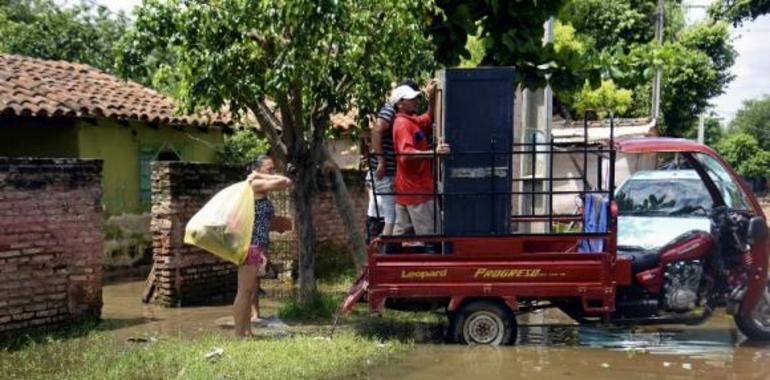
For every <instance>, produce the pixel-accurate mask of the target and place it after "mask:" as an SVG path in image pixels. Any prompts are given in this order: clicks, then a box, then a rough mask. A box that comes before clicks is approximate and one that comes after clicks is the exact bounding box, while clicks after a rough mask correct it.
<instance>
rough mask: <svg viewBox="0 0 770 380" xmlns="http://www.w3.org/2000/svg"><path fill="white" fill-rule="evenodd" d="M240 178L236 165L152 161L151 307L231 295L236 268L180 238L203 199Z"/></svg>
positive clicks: (234, 288)
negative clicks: (152, 301)
mask: <svg viewBox="0 0 770 380" xmlns="http://www.w3.org/2000/svg"><path fill="white" fill-rule="evenodd" d="M243 178H244V168H243V167H241V166H229V165H217V164H200V163H189V162H153V164H152V217H151V221H150V230H151V232H152V239H153V262H154V273H155V286H156V290H155V301H156V302H157V303H160V304H163V305H166V306H184V305H193V304H202V303H207V302H211V301H229V300H231V299H232V298H233V297H234V295H235V291H236V284H237V282H236V279H237V276H236V274H237V268H236V267H235V266H234V265H232V264H230V263H227V262H225V261H223V260H220V259H218V258H217V257H216V256H214V255H212V254H210V253H208V252H206V251H203V250H201V249H198V248H196V247H193V246H190V245H187V244H184V242H183V240H184V229H185V226H186V225H187V221H188V220H190V218H191V217H192V216H193V215H194V214H195V213H196V212H197V211H198V210H199V209H200V208H201V207H202V206H203V205H204V204H205V203H206V201H208V200H209V199H210V198H211V197H212V196H213V195H214V194H216V193H217V192H218V191H220V190H222V189H223V188H225V187H227V186H228V185H230V184H232V183H235V182H238V181H240V180H242V179H243Z"/></svg>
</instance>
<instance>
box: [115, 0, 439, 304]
mask: <svg viewBox="0 0 770 380" xmlns="http://www.w3.org/2000/svg"><path fill="white" fill-rule="evenodd" d="M427 13H428V9H427V8H426V5H425V4H424V3H423V2H422V1H418V0H386V1H382V0H379V1H377V0H282V1H271V0H219V1H180V0H170V1H163V2H161V1H157V0H148V1H146V2H145V3H144V4H143V6H142V9H140V10H139V12H138V13H137V20H136V23H135V25H134V27H133V28H132V30H131V31H130V32H129V33H127V35H126V40H125V41H124V42H123V43H122V46H123V47H124V50H123V52H122V54H121V56H120V57H119V58H120V63H121V68H122V69H123V70H125V71H124V72H125V73H127V74H129V75H131V74H132V73H135V71H133V70H139V71H140V72H143V73H144V74H143V75H145V77H149V75H150V71H149V70H147V69H146V68H148V67H150V66H151V65H150V64H148V62H147V60H148V59H149V60H154V59H156V57H158V56H160V57H164V55H166V54H167V55H169V56H165V58H163V61H164V62H166V64H167V65H169V67H170V68H171V72H173V73H174V74H175V75H176V78H175V80H174V81H175V83H176V88H177V90H176V93H177V95H178V96H179V97H180V99H181V101H182V102H183V104H184V105H186V107H188V108H195V107H200V106H208V107H212V108H214V109H219V108H221V107H224V106H226V107H228V108H229V110H230V111H232V112H234V113H236V114H241V115H243V114H246V113H249V114H252V115H254V116H255V117H256V118H257V120H258V121H259V124H260V127H261V128H262V130H263V131H264V132H265V135H266V137H267V139H268V140H269V142H270V145H271V146H272V148H273V149H272V152H273V154H274V155H275V157H276V159H277V161H278V164H279V166H282V167H285V168H287V169H288V170H289V171H290V172H291V173H292V175H293V177H294V179H295V181H294V187H293V188H292V194H291V196H292V201H293V202H292V204H293V207H294V214H295V218H294V219H295V226H296V229H297V231H296V232H297V234H298V238H299V241H300V244H299V246H300V247H299V248H300V249H299V256H300V257H299V266H300V268H299V284H300V293H299V299H300V302H302V303H305V302H311V301H312V299H313V297H314V296H315V276H314V273H313V265H314V253H315V251H314V250H315V246H316V245H315V231H314V227H313V222H312V217H311V215H312V208H313V205H312V200H313V194H314V190H315V184H316V179H317V175H318V174H319V170H322V171H323V172H324V173H328V174H330V175H331V177H332V178H333V179H334V181H333V183H334V188H335V199H336V201H337V205H338V209H341V210H343V211H345V210H347V212H343V213H342V214H343V220H345V221H346V227H347V229H348V233H349V235H350V237H349V242H350V244H351V246H352V247H353V248H354V250H356V253H358V254H359V256H357V258H358V259H359V261H360V260H361V259H362V258H363V257H364V256H363V254H364V252H363V239H356V236H359V237H360V232H359V231H358V226H357V225H356V223H355V218H353V214H352V211H350V210H352V208H351V206H350V204H349V197H347V193H346V190H345V188H344V182H342V179H341V178H342V177H341V175H340V173H339V170H338V168H336V165H334V163H333V161H332V160H331V158H330V156H329V153H328V152H327V151H326V148H325V146H324V144H323V141H324V138H325V135H326V134H325V131H326V130H327V128H328V127H329V124H330V123H329V116H330V115H332V114H334V113H337V112H347V111H348V110H349V109H351V108H357V109H358V111H359V115H358V117H359V119H363V118H364V117H365V116H366V115H368V114H371V113H372V112H374V111H376V109H377V107H378V106H380V105H381V102H382V101H383V99H384V95H385V93H386V92H387V91H388V90H389V88H390V84H391V83H392V82H395V81H396V80H397V79H400V78H403V77H420V76H424V75H427V73H429V72H431V71H432V70H433V69H434V67H435V64H434V61H433V46H432V45H431V43H430V41H429V40H428V39H427V38H426V37H425V35H424V33H423V25H424V24H423V22H424V15H425V14H427ZM136 67H138V68H139V69H135V68H136ZM142 70H145V71H142ZM268 100H270V101H274V102H275V107H273V106H272V103H271V102H270V101H268ZM327 169H328V170H327ZM349 219H353V220H352V221H350V220H349ZM351 231H352V232H351ZM356 234H358V235H356ZM356 248H360V249H356Z"/></svg>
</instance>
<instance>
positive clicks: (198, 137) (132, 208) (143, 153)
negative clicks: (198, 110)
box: [77, 119, 223, 215]
mask: <svg viewBox="0 0 770 380" xmlns="http://www.w3.org/2000/svg"><path fill="white" fill-rule="evenodd" d="M77 131H78V146H79V157H80V158H100V159H102V160H103V161H104V177H103V180H102V184H103V189H104V196H103V202H104V206H105V211H106V212H107V213H108V214H109V215H117V214H121V213H135V212H141V211H144V210H148V202H147V201H148V199H146V200H145V202H144V204H143V202H142V195H141V194H142V191H141V187H142V185H144V188H145V194H147V191H148V190H149V175H150V173H149V165H148V164H149V161H150V160H154V159H156V158H157V155H158V153H161V152H166V153H170V152H175V153H176V154H177V155H179V156H180V158H181V159H182V160H183V161H194V162H213V161H215V160H216V151H217V150H218V149H219V148H221V146H222V144H223V136H222V133H221V132H220V131H219V130H211V131H209V132H201V131H198V130H197V129H195V128H189V127H188V128H184V129H182V130H177V129H174V128H172V127H170V126H167V125H161V126H160V127H159V128H151V127H149V126H148V125H147V124H144V123H139V122H131V123H128V124H127V125H121V124H119V123H117V122H115V121H112V120H105V119H101V120H98V122H96V124H93V123H89V122H80V123H79V124H78V128H77ZM171 155H174V154H171ZM142 159H144V165H142Z"/></svg>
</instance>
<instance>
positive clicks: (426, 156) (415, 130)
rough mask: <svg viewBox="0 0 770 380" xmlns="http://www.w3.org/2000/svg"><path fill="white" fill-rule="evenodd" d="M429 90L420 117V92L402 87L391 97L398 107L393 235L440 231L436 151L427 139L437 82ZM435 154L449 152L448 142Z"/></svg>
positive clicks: (439, 147) (432, 83)
mask: <svg viewBox="0 0 770 380" xmlns="http://www.w3.org/2000/svg"><path fill="white" fill-rule="evenodd" d="M427 93H428V101H429V103H428V104H429V105H428V111H427V112H425V113H424V114H422V115H419V116H418V115H416V113H417V106H418V101H419V96H420V92H419V91H415V90H414V89H412V88H410V87H409V86H399V87H397V88H396V89H395V90H393V95H392V96H391V99H392V100H393V101H394V103H395V104H396V108H397V110H398V113H397V114H396V119H395V120H394V121H393V145H394V150H395V152H396V180H395V192H396V225H395V226H394V229H393V234H394V235H403V234H406V233H407V232H409V230H411V229H414V233H415V234H417V235H435V234H437V233H439V232H440V230H441V224H440V223H441V218H440V217H439V218H436V220H435V222H434V217H436V216H438V215H437V214H436V204H435V197H434V188H433V157H434V156H433V155H434V152H433V151H432V150H430V143H429V141H428V136H429V135H430V132H431V130H430V129H431V125H432V123H433V105H434V101H435V93H436V83H435V82H431V83H430V84H429V85H428V88H427ZM435 153H436V154H448V153H449V145H447V144H439V145H438V147H437V148H436V152H435ZM402 194H403V195H402ZM420 194H425V195H420Z"/></svg>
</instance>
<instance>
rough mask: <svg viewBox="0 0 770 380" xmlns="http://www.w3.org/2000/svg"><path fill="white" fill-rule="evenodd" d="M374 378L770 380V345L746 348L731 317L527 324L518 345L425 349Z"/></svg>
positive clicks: (420, 347) (373, 374)
mask: <svg viewBox="0 0 770 380" xmlns="http://www.w3.org/2000/svg"><path fill="white" fill-rule="evenodd" d="M367 378H368V379H372V380H385V379H399V380H409V379H421V380H433V379H435V380H440V379H468V380H486V379H494V380H498V379H528V380H535V379H549V380H555V379H608V380H609V379H622V380H635V379H639V380H648V379H682V380H685V379H687V380H690V379H699V380H703V379H730V380H732V379H735V380H738V379H770V345H765V346H761V345H759V346H758V345H753V346H752V345H749V344H748V343H744V342H743V337H742V336H741V335H740V334H739V333H738V332H737V331H736V330H735V327H734V326H733V325H732V321H731V320H730V319H729V318H728V317H727V316H725V315H718V316H716V317H715V318H714V319H712V320H711V321H710V322H709V323H707V324H705V325H702V326H695V327H680V326H667V327H645V328H636V329H604V328H593V327H590V328H589V327H577V326H526V327H525V326H521V327H520V329H519V336H518V340H517V345H516V346H513V347H504V348H497V349H496V348H490V347H464V346H455V345H418V347H417V348H416V350H415V351H414V352H411V353H410V354H408V355H407V356H406V357H405V358H404V359H403V360H401V361H398V362H397V363H388V364H387V365H385V366H382V367H379V368H376V369H375V370H373V371H371V372H370V374H369V375H368V377H367Z"/></svg>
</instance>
